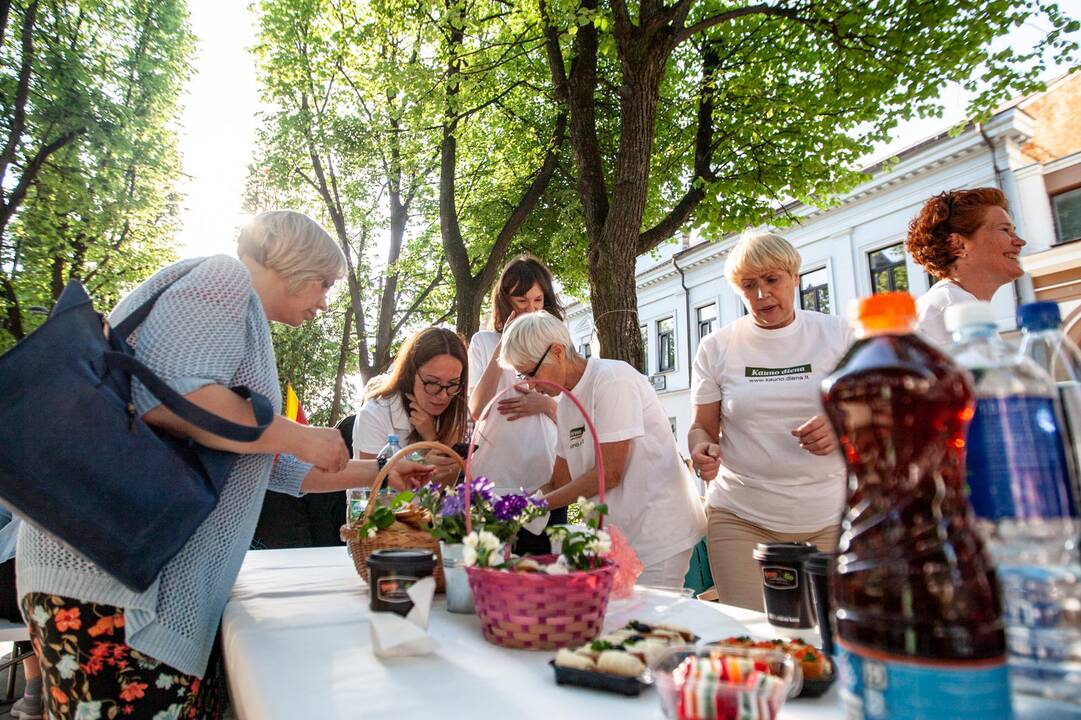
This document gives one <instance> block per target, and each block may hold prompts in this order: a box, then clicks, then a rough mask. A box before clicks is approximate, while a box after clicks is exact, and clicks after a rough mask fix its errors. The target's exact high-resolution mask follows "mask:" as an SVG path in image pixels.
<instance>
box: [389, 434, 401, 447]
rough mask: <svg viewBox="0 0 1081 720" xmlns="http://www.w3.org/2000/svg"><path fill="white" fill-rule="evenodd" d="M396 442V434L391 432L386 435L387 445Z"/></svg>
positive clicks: (395, 443)
mask: <svg viewBox="0 0 1081 720" xmlns="http://www.w3.org/2000/svg"><path fill="white" fill-rule="evenodd" d="M397 444H398V436H397V435H395V434H394V433H391V434H390V435H387V445H397Z"/></svg>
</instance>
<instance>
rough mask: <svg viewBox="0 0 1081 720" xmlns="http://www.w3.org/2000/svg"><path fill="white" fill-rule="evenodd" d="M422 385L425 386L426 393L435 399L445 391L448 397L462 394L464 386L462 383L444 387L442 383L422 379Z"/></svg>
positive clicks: (453, 383)
mask: <svg viewBox="0 0 1081 720" xmlns="http://www.w3.org/2000/svg"><path fill="white" fill-rule="evenodd" d="M421 383H423V385H424V392H426V393H428V394H429V395H431V396H432V397H435V396H436V395H438V394H439V393H441V392H443V391H444V390H445V391H446V393H447V397H454V396H456V395H458V394H459V393H461V392H462V384H461V383H460V382H452V383H449V384H447V385H444V384H443V383H441V382H436V381H435V380H424V379H421Z"/></svg>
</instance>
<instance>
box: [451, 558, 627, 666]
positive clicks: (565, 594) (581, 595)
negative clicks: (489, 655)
mask: <svg viewBox="0 0 1081 720" xmlns="http://www.w3.org/2000/svg"><path fill="white" fill-rule="evenodd" d="M541 559H545V560H547V561H549V562H551V561H552V560H553V559H555V556H554V555H543V556H541ZM615 571H616V566H615V565H613V564H612V563H610V562H608V561H607V560H606V561H604V564H603V565H601V567H599V568H597V569H595V570H583V571H579V572H572V573H568V574H567V575H546V574H544V573H517V572H506V571H503V570H492V569H491V568H476V567H471V568H466V572H467V573H468V575H469V585H470V587H472V589H473V603H474V606H475V607H476V608H477V616H478V617H479V618H480V621H481V626H482V629H483V631H484V639H485V640H487V641H488V642H490V643H494V644H496V645H502V646H503V647H508V648H521V649H523V650H554V649H556V648H561V647H575V646H578V645H581V644H583V643H585V642H588V641H590V640H592V639H593V638H595V637H597V635H599V634H600V631H601V626H602V625H603V624H604V613H605V610H607V609H608V594H609V592H611V590H612V578H613V577H614V576H615Z"/></svg>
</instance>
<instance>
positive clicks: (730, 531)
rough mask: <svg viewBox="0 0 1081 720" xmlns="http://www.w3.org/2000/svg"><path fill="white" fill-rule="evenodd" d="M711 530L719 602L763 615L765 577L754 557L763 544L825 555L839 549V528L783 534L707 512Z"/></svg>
mask: <svg viewBox="0 0 1081 720" xmlns="http://www.w3.org/2000/svg"><path fill="white" fill-rule="evenodd" d="M706 516H707V518H708V519H709V529H708V530H707V533H706V545H707V547H708V549H709V569H710V572H712V573H713V582H714V585H715V586H716V588H717V594H718V595H719V596H720V601H721V602H722V603H725V604H726V605H738V606H739V607H745V608H750V609H752V610H758V611H764V610H765V607H764V606H763V604H762V573H761V572H760V571H759V569H758V561H757V560H755V559H754V557H753V556H752V555H751V553H753V552H754V547H755V545H757V544H758V543H760V542H812V543H814V544H815V545H817V546H818V549H819V550H822V551H823V552H833V551H834V550H836V549H837V538H838V537H840V534H841V526H840V525H830V526H828V527H824V528H822V529H821V530H816V531H814V532H809V533H782V532H775V531H773V530H769V529H767V528H764V527H761V526H759V525H755V524H754V523H752V522H748V521H746V520H744V519H743V518H741V517H739V516H738V515H736V514H734V513H731V512H729V511H727V510H718V509H717V508H712V507H711V508H707V509H706Z"/></svg>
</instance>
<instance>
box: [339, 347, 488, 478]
mask: <svg viewBox="0 0 1081 720" xmlns="http://www.w3.org/2000/svg"><path fill="white" fill-rule="evenodd" d="M467 366H468V359H467V358H466V352H465V345H464V344H463V343H462V339H461V338H460V337H458V335H457V334H456V333H455V332H453V331H452V330H447V329H446V328H438V327H430V328H425V329H424V330H421V331H420V332H419V333H417V334H416V335H414V336H412V337H411V338H409V339H408V340H406V341H405V342H404V343H403V344H402V347H401V348H400V349H399V350H398V356H397V357H396V358H395V359H394V364H393V365H392V366H391V369H390V372H389V373H387V374H386V375H383V376H380V377H377V378H373V379H372V381H371V382H369V387H368V389H367V392H366V393H365V398H364V405H362V406H361V408H360V410H359V411H358V412H357V419H356V422H355V423H354V424H353V452H354V453H355V455H356V457H357V458H359V459H362V460H363V459H367V458H374V457H376V455H377V454H378V453H379V451H380V450H382V449H383V446H384V445H386V444H387V436H388V435H397V436H398V437H399V438H400V439H401V440H402V444H403V445H405V444H408V443H413V442H417V441H419V440H436V441H438V442H441V443H443V444H445V445H454V444H456V443H460V442H461V441H462V439H463V437H464V436H465V429H466V418H467V413H468V406H467V404H466V397H465V388H466V383H467V381H468V371H467ZM426 461H427V462H429V463H430V464H432V465H435V466H436V470H435V473H434V479H435V480H437V481H439V482H444V483H449V482H453V481H454V479H455V478H456V477H457V476H458V466H457V464H456V463H455V462H454V460H453V459H452V458H450V457H447V456H446V455H444V454H443V453H439V452H429V453H428V454H427V456H426ZM392 484H393V483H392ZM399 489H404V488H399Z"/></svg>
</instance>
